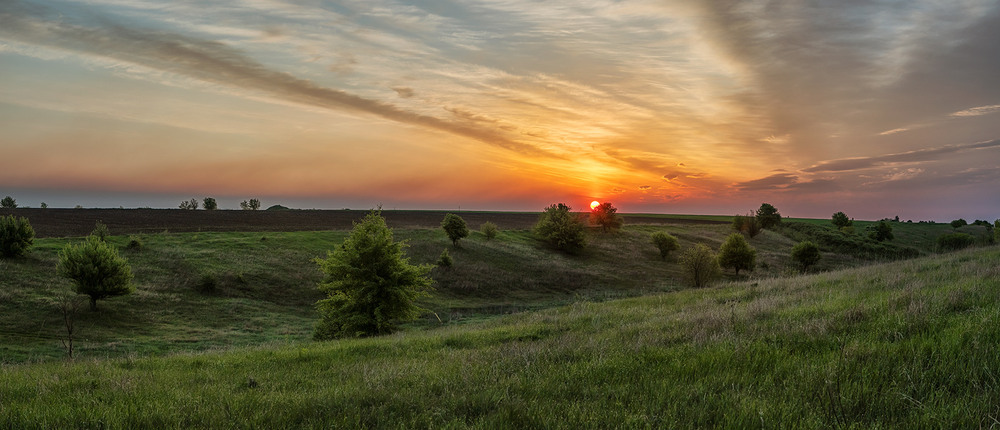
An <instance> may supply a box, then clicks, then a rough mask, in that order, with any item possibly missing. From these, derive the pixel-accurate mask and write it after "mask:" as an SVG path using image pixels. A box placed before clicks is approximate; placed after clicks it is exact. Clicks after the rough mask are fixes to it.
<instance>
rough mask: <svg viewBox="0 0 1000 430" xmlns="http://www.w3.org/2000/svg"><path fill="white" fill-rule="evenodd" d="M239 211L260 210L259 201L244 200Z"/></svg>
mask: <svg viewBox="0 0 1000 430" xmlns="http://www.w3.org/2000/svg"><path fill="white" fill-rule="evenodd" d="M240 209H243V210H245V211H255V210H257V209H260V200H257V199H250V200H244V201H242V202H240Z"/></svg>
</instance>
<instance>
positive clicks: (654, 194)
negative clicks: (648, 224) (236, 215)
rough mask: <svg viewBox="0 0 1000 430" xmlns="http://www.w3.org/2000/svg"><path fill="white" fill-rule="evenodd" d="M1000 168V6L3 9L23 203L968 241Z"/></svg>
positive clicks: (266, 1)
mask: <svg viewBox="0 0 1000 430" xmlns="http://www.w3.org/2000/svg"><path fill="white" fill-rule="evenodd" d="M998 164H1000V3H998V1H996V0H957V1H939V0H914V1H902V2H901V1H883V2H879V1H870V2H868V1H866V2H856V1H819V0H815V1H770V2H768V1H709V0H706V1H700V0H699V1H696V0H689V1H681V0H678V1H671V0H658V1H641V0H639V1H588V0H580V1H538V0H483V1H447V0H438V1H426V2H406V1H389V0H358V1H318V0H317V1H314V0H302V1H296V0H287V1H286V0H234V1H226V2H218V1H206V0H188V1H143V0H97V1H64V0H46V1H16V0H15V1H11V0H0V196H3V195H11V196H13V197H15V198H16V199H17V201H18V203H19V204H20V205H22V206H32V207H37V206H38V205H39V204H40V203H41V202H42V201H45V202H47V203H48V204H49V206H50V207H73V206H75V205H77V204H79V205H83V206H85V207H118V206H124V207H137V206H151V207H176V206H177V204H178V203H179V202H180V201H181V200H182V199H189V198H192V197H194V198H197V199H199V200H200V199H201V198H202V197H205V196H213V197H215V198H216V199H218V200H219V202H220V205H221V206H222V207H223V208H237V207H238V202H239V201H241V200H245V199H247V198H251V197H257V198H260V199H261V200H262V203H263V204H264V206H265V207H266V206H269V205H271V204H278V203H280V204H283V205H285V206H290V207H300V208H332V209H339V208H345V207H349V208H356V209H364V208H371V207H374V206H375V205H378V204H380V203H381V204H382V205H383V207H386V208H399V209H404V208H410V209H448V210H451V209H457V208H459V207H460V208H461V209H463V210H465V209H469V210H529V211H534V210H539V211H540V210H541V209H542V208H543V207H544V206H546V205H548V204H550V203H554V202H566V203H568V204H569V205H570V206H573V207H574V208H577V209H585V208H586V207H587V205H588V204H589V203H590V201H591V200H595V199H596V200H600V201H610V202H612V203H613V204H615V206H617V207H618V208H619V210H620V211H622V212H661V213H701V214H723V215H728V214H737V213H746V212H748V211H750V210H753V209H756V208H757V207H758V206H760V204H761V203H762V202H769V203H772V204H774V205H775V206H776V207H777V208H778V209H779V210H780V211H781V212H782V214H784V215H790V216H797V217H815V218H827V217H829V216H830V215H831V214H832V213H833V212H836V211H845V212H847V214H848V215H850V216H852V217H854V218H857V219H879V218H883V217H892V216H896V215H898V216H900V217H901V218H902V219H904V220H905V219H913V220H914V221H917V220H924V219H936V220H939V221H949V220H951V219H955V218H958V217H964V218H966V219H968V220H969V221H971V220H973V219H988V220H993V219H996V218H1000V168H998V167H997V165H998Z"/></svg>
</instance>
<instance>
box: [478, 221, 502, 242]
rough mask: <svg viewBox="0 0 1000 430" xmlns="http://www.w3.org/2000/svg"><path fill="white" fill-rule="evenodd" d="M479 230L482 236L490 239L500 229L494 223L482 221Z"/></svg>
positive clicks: (494, 236)
mask: <svg viewBox="0 0 1000 430" xmlns="http://www.w3.org/2000/svg"><path fill="white" fill-rule="evenodd" d="M479 232H480V233H482V234H483V236H486V239H487V240H492V239H494V238H496V237H497V234H498V233H499V232H500V229H499V228H497V225H496V224H493V223H492V222H489V221H486V222H484V223H483V225H481V226H479Z"/></svg>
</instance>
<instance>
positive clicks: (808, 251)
mask: <svg viewBox="0 0 1000 430" xmlns="http://www.w3.org/2000/svg"><path fill="white" fill-rule="evenodd" d="M820 258H822V255H821V254H820V253H819V247H818V246H816V244H815V243H812V242H809V241H805V242H799V243H798V244H796V245H795V246H793V247H792V261H794V262H795V263H796V264H798V265H799V267H800V268H801V269H802V271H805V270H807V269H808V268H809V266H812V265H814V264H816V263H818V262H819V259H820Z"/></svg>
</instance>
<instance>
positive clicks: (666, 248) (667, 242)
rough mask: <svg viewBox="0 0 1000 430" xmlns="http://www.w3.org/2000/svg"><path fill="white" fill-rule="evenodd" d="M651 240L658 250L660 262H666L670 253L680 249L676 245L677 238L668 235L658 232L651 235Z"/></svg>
mask: <svg viewBox="0 0 1000 430" xmlns="http://www.w3.org/2000/svg"><path fill="white" fill-rule="evenodd" d="M651 238H652V239H653V244H654V245H656V248H657V249H659V250H660V259H661V260H666V259H667V255H668V254H670V251H675V250H677V248H680V245H678V244H677V238H676V237H673V236H672V235H670V233H667V232H663V231H658V232H655V233H653V234H652V236H651Z"/></svg>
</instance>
